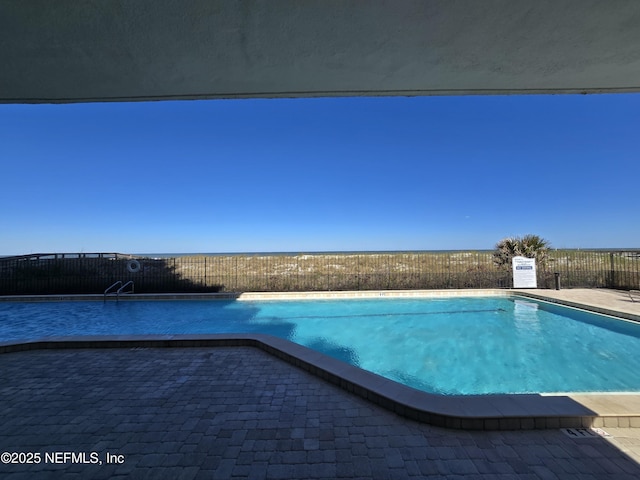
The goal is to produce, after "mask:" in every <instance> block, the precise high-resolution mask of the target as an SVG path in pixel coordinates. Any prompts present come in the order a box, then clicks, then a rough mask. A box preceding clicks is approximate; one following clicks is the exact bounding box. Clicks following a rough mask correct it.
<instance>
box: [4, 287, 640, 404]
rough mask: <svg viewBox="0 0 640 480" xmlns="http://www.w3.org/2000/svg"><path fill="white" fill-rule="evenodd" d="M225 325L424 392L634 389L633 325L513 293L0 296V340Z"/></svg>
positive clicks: (638, 330) (637, 378)
mask: <svg viewBox="0 0 640 480" xmlns="http://www.w3.org/2000/svg"><path fill="white" fill-rule="evenodd" d="M231 332H248V333H252V332H253V333H267V334H271V335H275V336H278V337H281V338H285V339H287V340H290V341H293V342H296V343H299V344H301V345H305V346H307V347H310V348H313V349H315V350H319V351H322V352H323V353H326V354H328V355H330V356H333V357H335V358H338V359H340V360H343V361H346V362H348V363H351V364H353V365H356V366H358V367H360V368H363V369H365V370H369V371H372V372H374V373H377V374H379V375H382V376H385V377H387V378H390V379H392V380H395V381H398V382H401V383H403V384H406V385H408V386H411V387H414V388H417V389H420V390H423V391H426V392H431V393H439V394H445V395H453V394H462V395H469V394H499V393H536V392H537V393H557V392H611V391H627V392H638V391H640V358H639V357H640V356H638V355H636V352H637V351H638V347H639V346H640V325H638V324H635V323H633V322H627V321H622V320H617V319H612V318H610V317H605V316H602V315H596V314H593V313H590V312H586V311H581V310H576V309H571V308H566V307H561V306H558V305H554V304H549V303H546V302H539V301H533V300H529V299H525V298H518V297H473V298H471V297H470V298H454V299H423V298H411V299H387V298H382V299H358V300H355V299H350V300H344V299H340V300H295V301H294V300H287V301H222V300H215V301H212V300H205V301H196V300H192V301H161V302H160V301H149V302H145V301H131V302H129V301H128V302H120V303H115V302H107V303H102V302H46V303H14V302H3V303H0V341H14V340H26V339H33V338H38V337H46V336H61V335H62V336H76V335H114V334H117V335H134V334H135V335H137V334H188V333H231Z"/></svg>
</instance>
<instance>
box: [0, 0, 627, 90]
mask: <svg viewBox="0 0 640 480" xmlns="http://www.w3.org/2000/svg"><path fill="white" fill-rule="evenodd" d="M639 26H640V2H638V1H637V0H608V1H604V0H535V1H534V0H531V1H528V0H413V1H405V0H396V1H392V0H389V1H380V0H370V1H356V0H263V1H259V0H254V1H250V0H235V1H231V0H225V1H220V0H219V1H213V0H184V1H175V0H83V1H78V0H55V1H52V0H0V102H1V103H49V102H51V103H58V102H87V101H133V100H161V99H190V98H237V97H313V96H343V95H353V96H356V95H458V94H513V93H600V92H637V91H640V27H639Z"/></svg>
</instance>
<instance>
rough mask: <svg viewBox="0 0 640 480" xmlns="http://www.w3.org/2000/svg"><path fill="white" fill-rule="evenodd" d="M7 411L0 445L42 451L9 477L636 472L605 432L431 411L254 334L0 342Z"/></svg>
mask: <svg viewBox="0 0 640 480" xmlns="http://www.w3.org/2000/svg"><path fill="white" fill-rule="evenodd" d="M0 418H1V420H2V423H1V426H0V452H23V453H24V452H36V453H39V454H40V455H41V461H40V463H38V464H31V465H18V464H0V478H3V479H7V480H15V479H22V478H25V479H41V478H55V479H66V478H70V479H71V478H82V479H91V478H94V479H100V478H132V479H164V478H166V479H171V480H176V479H184V480H187V479H192V478H196V479H201V478H202V479H209V478H211V479H215V478H225V479H226V478H250V479H254V478H255V479H261V478H273V479H289V478H299V479H307V478H310V479H311V478H331V479H333V478H349V479H352V478H380V479H385V478H390V479H402V478H425V477H429V478H438V477H442V478H454V479H455V478H460V479H474V478H481V479H513V478H523V479H556V478H559V479H562V478H571V479H574V478H575V479H629V480H630V479H636V478H640V466H639V465H638V463H636V462H635V461H634V460H633V459H632V458H630V457H628V456H627V455H626V454H625V453H624V452H623V451H621V450H620V449H619V448H618V447H617V446H616V445H615V444H612V443H611V442H610V441H608V440H605V439H601V438H596V439H572V438H569V437H567V436H566V435H564V434H563V433H562V432H560V431H558V430H547V431H528V432H469V431H457V430H446V429H441V428H436V427H432V426H429V425H423V424H420V423H417V422H414V421H411V420H406V419H404V418H401V417H398V416H396V415H394V414H392V413H389V412H387V411H385V410H384V409H381V408H379V407H377V406H375V405H372V404H369V403H368V402H367V401H365V400H363V399H361V398H358V397H355V396H352V395H350V394H348V393H347V392H344V391H342V390H340V389H339V388H337V387H335V386H333V385H330V384H328V383H325V382H324V381H322V380H320V379H318V378H316V377H313V376H311V375H309V374H307V373H306V372H303V371H301V370H299V369H297V368H295V367H293V366H291V365H289V364H286V363H284V362H281V361H279V360H276V359H274V358H273V357H271V356H269V355H268V354H266V353H264V352H262V351H260V350H258V349H253V348H250V347H243V348H236V347H233V348H231V347H229V348H210V349H205V348H185V349H179V348H167V349H99V350H53V351H43V350H40V351H29V352H19V353H10V354H4V355H0ZM627 446H629V448H631V450H633V449H634V448H635V447H636V446H637V441H636V440H635V439H633V438H632V439H630V440H629V439H627ZM52 452H58V453H57V456H52ZM63 452H72V453H74V454H75V455H76V456H78V455H79V454H80V453H84V454H86V461H87V462H91V461H94V460H95V461H98V462H102V464H100V463H96V464H91V463H88V464H84V463H77V461H78V460H82V458H81V457H76V458H71V457H70V454H66V457H65V453H63ZM91 452H95V455H96V456H95V457H92V456H91ZM47 453H49V456H45V455H46V454H47ZM107 453H109V454H110V455H113V457H110V458H111V461H112V462H113V463H109V464H107ZM632 454H633V452H632ZM118 455H119V456H120V457H118ZM54 461H57V462H59V463H53V462H54ZM118 461H122V462H123V463H117V462H118Z"/></svg>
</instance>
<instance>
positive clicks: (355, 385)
mask: <svg viewBox="0 0 640 480" xmlns="http://www.w3.org/2000/svg"><path fill="white" fill-rule="evenodd" d="M490 292H492V293H490ZM313 293H315V294H316V295H317V294H318V292H313ZM348 293H349V292H325V296H319V297H318V296H316V297H314V298H347V295H348ZM355 293H356V296H355V297H356V298H373V297H380V296H385V297H389V298H392V297H402V296H412V297H417V296H425V295H424V293H425V292H424V291H376V292H366V293H365V292H355ZM381 293H383V294H384V295H380V294H381ZM428 293H430V294H431V295H427V296H431V297H440V296H442V297H444V296H486V295H495V296H513V295H516V296H525V297H527V296H528V297H531V298H534V299H538V300H544V301H552V302H553V303H559V304H564V305H567V303H565V302H563V301H558V299H549V298H548V297H544V295H541V294H539V293H533V292H527V291H525V292H523V291H521V290H518V291H516V290H481V291H479V290H474V291H468V290H458V291H435V292H434V291H429V292H428ZM446 293H449V295H447V294H446ZM421 294H422V295H421ZM285 296H286V297H287V298H310V296H309V295H303V294H300V295H298V294H286V295H280V296H277V298H280V299H283V298H284V297H285ZM47 297H49V298H48V299H49V300H51V297H55V298H59V297H61V296H47ZM63 297H64V298H65V299H67V298H66V296H63ZM99 297H102V296H99ZM171 297H174V298H175V295H171ZM180 297H181V298H186V297H182V296H180ZM238 297H239V296H238V295H236V296H235V297H230V296H228V294H227V297H225V296H224V294H222V295H221V294H217V295H216V297H212V296H211V294H209V295H207V296H206V297H205V298H218V299H220V298H221V299H225V298H238ZM242 297H243V299H247V300H248V299H269V298H275V297H276V296H275V295H274V294H254V293H252V294H242ZM163 298H164V299H168V298H167V297H163ZM189 298H202V297H201V296H190V297H189ZM348 298H354V296H350V297H348ZM74 299H78V298H77V297H75V298H74ZM80 299H87V298H86V296H83V298H80ZM100 299H101V300H102V298H100ZM138 299H141V298H138ZM145 299H149V297H148V296H147V297H146V298H145ZM15 300H18V299H17V298H16V299H15ZM40 300H42V298H41V297H40ZM22 301H24V299H22ZM34 301H38V300H34ZM568 303H569V304H571V303H574V302H568ZM568 306H573V307H574V308H581V309H583V310H591V311H597V312H598V313H604V314H607V315H613V316H617V317H621V315H620V312H615V311H612V310H608V309H600V308H599V309H598V310H594V309H593V308H589V306H585V305H581V306H579V307H578V306H576V305H575V304H574V305H568ZM631 317H637V316H635V315H631ZM628 319H630V320H635V321H640V317H638V318H628ZM240 346H244V347H254V348H258V349H260V350H263V351H265V352H267V353H269V354H271V355H273V356H274V357H276V358H278V359H280V360H283V361H286V362H288V363H290V364H292V365H294V366H296V367H299V368H301V369H303V370H305V371H307V372H309V373H311V374H313V375H316V376H318V377H320V378H322V379H324V380H326V381H329V382H330V383H333V384H335V385H337V386H339V387H340V388H342V389H344V390H346V391H348V392H351V393H353V394H355V395H358V396H360V397H362V398H365V399H367V400H369V401H371V402H373V403H375V404H377V405H380V406H381V407H384V408H386V409H388V410H390V411H393V412H395V413H397V414H398V415H401V416H404V417H408V418H411V419H413V420H417V421H420V422H425V423H429V424H432V425H436V426H441V427H446V428H456V429H465V430H529V429H545V428H546V429H548V428H588V427H633V428H640V408H639V409H638V410H633V409H629V408H626V407H625V405H620V402H616V401H615V399H620V398H622V397H623V398H624V399H625V400H627V402H625V403H627V404H629V403H635V404H640V395H635V394H624V395H616V394H609V393H604V394H562V395H555V394H554V395H549V394H507V395H437V394H432V393H427V392H423V391H420V390H416V389H413V388H411V387H408V386H405V385H402V384H400V383H397V382H395V381H393V380H389V379H387V378H384V377H382V376H380V375H377V374H375V373H372V372H369V371H366V370H363V369H361V368H359V367H355V366H353V365H349V364H347V363H344V362H342V361H340V360H337V359H334V358H332V357H329V356H327V355H325V354H323V353H320V352H317V351H315V350H312V349H310V348H307V347H304V346H302V345H298V344H296V343H293V342H290V341H288V340H284V339H281V338H278V337H274V336H271V335H266V334H208V335H126V336H122V335H114V336H85V337H46V338H40V339H34V340H29V341H22V342H4V343H0V354H8V353H14V352H21V351H32V350H47V349H79V348H189V347H240ZM602 404H609V405H610V406H611V408H606V409H605V410H608V411H598V408H599V406H602Z"/></svg>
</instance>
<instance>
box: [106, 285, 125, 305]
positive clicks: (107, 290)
mask: <svg viewBox="0 0 640 480" xmlns="http://www.w3.org/2000/svg"><path fill="white" fill-rule="evenodd" d="M118 285H120V286H122V280H118V281H117V282H116V283H114V284H113V285H111V286H110V287H108V288H107V289H106V290H105V291H104V301H105V302H106V301H107V295H108V294H109V293H110V291H111V290H112V289H113V288H115V287H117V286H118ZM111 293H112V292H111ZM112 295H113V293H112ZM116 295H117V293H116Z"/></svg>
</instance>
